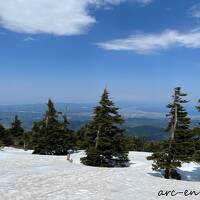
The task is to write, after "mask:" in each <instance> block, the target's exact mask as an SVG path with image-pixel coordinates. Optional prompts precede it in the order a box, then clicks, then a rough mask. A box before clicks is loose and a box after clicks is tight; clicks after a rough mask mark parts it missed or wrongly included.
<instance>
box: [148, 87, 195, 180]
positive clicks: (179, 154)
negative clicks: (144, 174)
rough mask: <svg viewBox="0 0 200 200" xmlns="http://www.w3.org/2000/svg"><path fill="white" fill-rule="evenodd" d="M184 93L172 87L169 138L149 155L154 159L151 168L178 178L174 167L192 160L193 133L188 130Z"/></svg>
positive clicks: (188, 123)
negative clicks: (162, 170) (161, 170)
mask: <svg viewBox="0 0 200 200" xmlns="http://www.w3.org/2000/svg"><path fill="white" fill-rule="evenodd" d="M185 96H186V94H185V93H182V92H181V88H180V87H177V88H175V89H174V95H173V96H172V98H173V101H172V103H170V104H169V105H168V106H167V107H168V108H169V109H170V112H169V114H168V115H167V116H168V117H169V125H168V128H167V130H168V131H169V132H170V134H171V135H170V139H169V140H167V141H164V142H163V143H161V145H160V147H159V149H157V150H156V151H155V152H154V153H153V154H152V155H151V156H150V157H148V159H149V160H154V163H153V169H154V170H157V169H164V170H165V178H177V179H180V175H179V174H178V173H177V172H176V168H177V167H180V166H181V163H182V162H190V161H192V156H193V153H194V150H195V148H194V141H193V134H192V132H191V130H190V118H189V117H188V113H187V112H186V110H185V109H184V107H183V104H185V103H187V102H188V101H186V100H184V99H183V97H185Z"/></svg>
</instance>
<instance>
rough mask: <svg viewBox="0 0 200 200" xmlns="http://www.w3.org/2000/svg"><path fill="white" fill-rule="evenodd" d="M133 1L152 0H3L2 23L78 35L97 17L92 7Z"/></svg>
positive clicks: (144, 1) (27, 30)
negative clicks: (91, 12) (91, 10)
mask: <svg viewBox="0 0 200 200" xmlns="http://www.w3.org/2000/svg"><path fill="white" fill-rule="evenodd" d="M126 1H130V2H136V3H140V4H143V5H147V4H149V3H151V2H152V0H59V1H58V0H5V1H0V25H1V26H3V27H4V28H6V29H9V30H11V31H15V32H25V33H30V34H35V33H48V34H49V33H50V34H55V35H78V34H82V33H84V32H85V31H87V30H88V28H90V27H91V26H92V25H93V24H94V23H95V22H96V19H95V18H94V16H92V15H91V14H90V9H91V8H94V7H96V8H99V7H102V6H105V5H108V4H109V5H118V4H120V3H123V2H126Z"/></svg>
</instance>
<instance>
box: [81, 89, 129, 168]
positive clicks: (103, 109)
mask: <svg viewBox="0 0 200 200" xmlns="http://www.w3.org/2000/svg"><path fill="white" fill-rule="evenodd" d="M118 110H119V109H118V108H116V107H115V106H114V103H113V102H112V101H111V100H110V99H109V93H108V91H107V89H105V90H104V92H103V94H102V96H101V100H100V102H99V106H97V107H96V108H95V110H94V117H93V120H92V121H91V122H90V123H89V124H88V126H87V130H86V138H87V144H88V148H87V150H86V155H87V156H86V157H84V158H82V159H81V160H82V162H83V164H86V165H91V166H107V167H112V166H113V167H114V166H116V165H118V166H126V164H127V162H128V151H127V146H126V140H125V136H124V130H123V129H122V128H121V127H120V126H121V124H122V123H123V122H124V120H123V118H122V116H121V115H120V114H119V113H118Z"/></svg>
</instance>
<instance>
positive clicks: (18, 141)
mask: <svg viewBox="0 0 200 200" xmlns="http://www.w3.org/2000/svg"><path fill="white" fill-rule="evenodd" d="M8 131H9V134H10V135H11V137H12V138H13V143H14V145H15V146H22V145H23V135H24V129H23V127H22V122H21V121H20V119H19V117H18V116H17V115H16V116H15V119H14V121H13V122H12V123H11V128H10V129H9V130H8Z"/></svg>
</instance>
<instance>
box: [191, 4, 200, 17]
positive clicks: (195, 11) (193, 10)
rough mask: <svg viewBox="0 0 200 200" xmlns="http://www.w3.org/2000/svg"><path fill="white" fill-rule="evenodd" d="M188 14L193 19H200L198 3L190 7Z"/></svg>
mask: <svg viewBox="0 0 200 200" xmlns="http://www.w3.org/2000/svg"><path fill="white" fill-rule="evenodd" d="M189 12H190V13H191V15H192V16H193V17H196V18H200V3H199V4H196V5H194V6H192V7H191V8H190V10H189Z"/></svg>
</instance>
